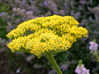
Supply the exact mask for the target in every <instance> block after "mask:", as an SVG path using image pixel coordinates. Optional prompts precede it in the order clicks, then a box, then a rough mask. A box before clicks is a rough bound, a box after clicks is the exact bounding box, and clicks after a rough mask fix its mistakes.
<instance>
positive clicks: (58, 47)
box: [7, 15, 88, 57]
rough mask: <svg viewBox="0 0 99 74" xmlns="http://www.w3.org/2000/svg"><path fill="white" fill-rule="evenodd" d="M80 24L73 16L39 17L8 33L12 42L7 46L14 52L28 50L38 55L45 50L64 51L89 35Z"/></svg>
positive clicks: (51, 51)
mask: <svg viewBox="0 0 99 74" xmlns="http://www.w3.org/2000/svg"><path fill="white" fill-rule="evenodd" d="M78 25H79V23H78V21H76V20H75V19H74V18H73V17H72V16H64V17H62V16H59V15H53V16H48V17H38V18H36V19H32V20H29V21H26V22H24V23H22V24H20V25H19V26H18V27H17V28H16V29H14V30H12V31H11V32H10V33H8V34H7V37H9V38H10V39H12V42H10V43H9V44H8V45H7V46H8V47H9V48H10V49H11V51H12V52H15V51H28V52H30V53H32V54H34V55H37V56H38V57H41V56H42V55H44V53H45V52H50V53H51V54H55V53H58V52H63V51H66V50H68V49H69V48H70V47H71V46H72V44H73V43H74V42H75V41H76V40H77V39H78V38H82V37H88V35H87V34H88V31H87V30H86V29H85V28H83V27H78Z"/></svg>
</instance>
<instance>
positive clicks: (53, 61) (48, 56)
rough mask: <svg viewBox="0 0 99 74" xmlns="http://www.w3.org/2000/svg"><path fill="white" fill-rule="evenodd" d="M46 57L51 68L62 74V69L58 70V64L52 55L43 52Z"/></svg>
mask: <svg viewBox="0 0 99 74" xmlns="http://www.w3.org/2000/svg"><path fill="white" fill-rule="evenodd" d="M45 55H46V57H47V59H48V60H49V61H50V63H51V65H52V66H53V68H54V69H55V71H56V72H57V74H63V73H62V71H61V70H60V68H59V66H58V65H57V63H56V61H55V59H54V57H53V56H52V54H51V53H47V52H46V53H45Z"/></svg>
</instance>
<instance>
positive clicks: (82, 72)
mask: <svg viewBox="0 0 99 74" xmlns="http://www.w3.org/2000/svg"><path fill="white" fill-rule="evenodd" d="M75 72H76V73H78V74H90V73H89V69H86V68H85V67H84V65H82V66H81V67H80V66H79V65H77V68H76V70H75Z"/></svg>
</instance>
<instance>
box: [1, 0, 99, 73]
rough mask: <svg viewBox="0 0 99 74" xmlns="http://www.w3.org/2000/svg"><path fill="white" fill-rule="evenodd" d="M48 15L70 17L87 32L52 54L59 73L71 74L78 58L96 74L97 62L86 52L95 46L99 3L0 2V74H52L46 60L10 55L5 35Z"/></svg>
mask: <svg viewBox="0 0 99 74" xmlns="http://www.w3.org/2000/svg"><path fill="white" fill-rule="evenodd" d="M51 15H61V16H67V15H70V16H73V17H74V18H75V19H76V20H77V21H79V23H80V24H79V26H80V27H81V26H82V27H85V28H86V29H87V30H88V31H89V34H88V38H82V39H80V40H78V41H77V42H75V43H74V44H73V46H72V47H71V49H69V50H68V51H66V52H62V53H58V54H57V55H55V60H56V62H57V63H58V65H59V67H60V68H61V70H62V72H63V74H75V69H76V67H77V65H78V61H79V60H80V59H81V60H82V61H83V64H85V67H86V68H87V69H90V74H96V73H99V63H98V62H96V61H95V60H96V59H95V57H94V56H93V55H92V54H91V53H90V50H89V42H90V41H92V40H93V39H96V42H97V43H98V44H99V0H0V74H56V73H55V71H54V70H53V69H52V66H51V65H50V63H49V62H48V60H47V59H46V58H45V56H44V57H41V58H40V59H38V58H37V57H36V56H35V55H32V54H27V53H24V52H16V53H12V52H11V51H10V49H8V47H7V46H6V45H7V44H8V43H9V42H10V41H11V40H10V39H8V38H7V37H6V34H7V33H8V32H10V31H11V30H12V29H15V28H16V27H17V26H18V25H19V24H20V23H22V22H24V21H27V20H30V19H35V18H36V17H45V16H51Z"/></svg>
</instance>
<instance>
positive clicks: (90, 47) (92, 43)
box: [89, 41, 98, 51]
mask: <svg viewBox="0 0 99 74" xmlns="http://www.w3.org/2000/svg"><path fill="white" fill-rule="evenodd" d="M89 44H91V45H90V46H89V49H90V50H96V51H97V47H98V44H97V43H96V42H94V41H92V42H89Z"/></svg>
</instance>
